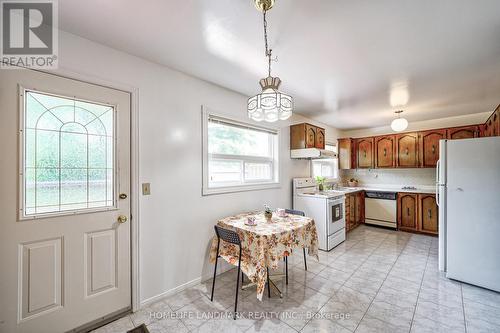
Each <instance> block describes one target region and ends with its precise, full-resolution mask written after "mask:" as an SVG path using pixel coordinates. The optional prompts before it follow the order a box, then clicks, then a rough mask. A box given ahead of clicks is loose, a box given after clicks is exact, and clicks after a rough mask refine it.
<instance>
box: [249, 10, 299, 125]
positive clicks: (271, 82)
mask: <svg viewBox="0 0 500 333" xmlns="http://www.w3.org/2000/svg"><path fill="white" fill-rule="evenodd" d="M254 1H255V7H256V8H257V9H258V10H260V11H262V13H263V17H264V44H265V52H266V53H265V55H266V57H267V63H268V71H267V77H266V78H263V79H261V80H260V82H259V83H260V86H261V88H262V92H261V93H260V94H257V95H255V96H253V97H250V98H249V99H248V108H247V111H248V117H249V118H250V119H253V120H255V121H262V120H264V121H267V122H275V121H277V120H285V119H288V118H290V116H291V115H292V109H293V99H292V96H290V95H287V94H284V93H282V92H280V91H279V90H278V88H279V86H280V84H281V80H280V78H279V77H273V76H271V61H272V58H271V56H272V51H273V50H272V49H270V48H269V46H268V44H267V20H266V13H267V11H268V10H270V9H271V8H272V7H273V5H274V0H254Z"/></svg>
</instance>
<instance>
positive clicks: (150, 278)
mask: <svg viewBox="0 0 500 333" xmlns="http://www.w3.org/2000/svg"><path fill="white" fill-rule="evenodd" d="M59 48H60V55H59V64H60V68H61V70H62V71H64V72H68V71H69V72H76V73H80V74H83V75H85V76H87V77H89V76H90V77H95V78H96V79H99V80H106V81H111V82H117V83H120V84H125V85H127V86H132V87H135V88H138V89H139V118H140V119H139V123H140V129H139V138H140V139H139V140H140V148H139V150H140V152H139V154H140V158H139V159H140V171H139V173H140V182H141V183H142V182H149V183H151V195H150V196H142V195H141V196H140V216H139V221H140V283H141V286H140V297H141V300H142V301H144V300H147V299H150V298H152V297H155V296H157V295H160V294H163V293H166V292H168V291H169V290H172V289H173V288H176V287H178V286H180V285H183V284H185V283H187V282H190V281H193V280H195V279H197V278H199V277H200V276H202V275H205V276H207V275H209V274H211V272H212V269H213V266H212V265H209V264H208V252H207V251H208V245H209V241H210V239H211V237H212V236H213V234H214V232H213V225H214V224H215V222H216V220H217V219H219V218H222V217H224V216H227V215H231V214H234V213H238V212H242V211H248V210H253V209H259V208H261V207H262V205H263V204H264V203H268V204H270V205H271V206H273V207H291V179H292V178H293V177H304V176H308V175H309V163H308V162H307V161H297V160H291V159H290V158H289V152H288V150H289V128H288V125H289V124H290V123H298V122H302V121H309V122H312V123H314V124H317V125H322V124H319V123H317V122H313V121H310V120H308V119H306V118H303V117H301V116H298V115H296V116H294V117H292V118H291V120H290V121H288V122H280V123H278V124H277V125H278V126H281V140H280V141H281V142H280V145H281V147H280V155H281V175H280V178H281V181H282V186H281V188H279V189H271V190H262V191H251V192H240V193H233V194H220V195H212V196H205V197H203V196H202V195H201V185H202V178H201V177H202V170H201V167H202V159H201V158H202V157H201V155H202V147H201V142H202V137H201V105H206V106H207V107H209V108H210V109H211V110H215V111H217V112H218V113H220V114H223V115H226V116H229V117H232V118H236V119H240V120H244V121H247V117H246V100H247V97H246V96H243V95H241V94H238V93H236V92H233V91H230V90H227V89H224V88H222V87H219V86H216V85H214V84H210V83H208V82H205V81H202V80H199V79H196V78H193V77H191V76H188V75H185V74H182V73H180V72H177V71H174V70H171V69H169V68H166V67H163V66H160V65H157V64H154V63H151V62H148V61H145V60H142V59H140V58H137V57H134V56H131V55H128V54H125V53H122V52H119V51H116V50H113V49H111V48H108V47H105V46H103V45H99V44H96V43H93V42H91V41H88V40H86V39H82V38H80V37H76V36H73V35H70V34H67V33H61V34H60V43H59ZM173 52H175V51H173ZM256 90H257V82H256ZM324 127H326V126H324ZM326 137H327V140H328V141H329V142H336V139H337V132H336V131H335V130H334V129H331V128H328V127H326Z"/></svg>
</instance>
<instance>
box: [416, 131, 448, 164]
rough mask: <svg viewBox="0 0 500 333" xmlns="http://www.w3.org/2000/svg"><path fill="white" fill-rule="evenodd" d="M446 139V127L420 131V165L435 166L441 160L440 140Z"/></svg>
mask: <svg viewBox="0 0 500 333" xmlns="http://www.w3.org/2000/svg"><path fill="white" fill-rule="evenodd" d="M442 139H446V129H438V130H430V131H425V132H420V133H419V150H420V152H419V157H420V166H421V167H423V168H434V167H436V163H437V161H438V160H439V140H442Z"/></svg>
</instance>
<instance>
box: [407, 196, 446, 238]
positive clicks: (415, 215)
mask: <svg viewBox="0 0 500 333" xmlns="http://www.w3.org/2000/svg"><path fill="white" fill-rule="evenodd" d="M398 229H399V230H403V231H410V232H419V233H425V234H431V235H437V234H438V206H437V204H436V196H435V195H434V194H417V193H401V192H400V193H398Z"/></svg>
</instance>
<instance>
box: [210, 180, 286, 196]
mask: <svg viewBox="0 0 500 333" xmlns="http://www.w3.org/2000/svg"><path fill="white" fill-rule="evenodd" d="M280 187H281V183H279V182H277V183H265V184H249V185H236V186H224V187H212V188H205V187H204V188H203V189H202V194H203V196H207V195H214V194H224V193H236V192H246V191H259V190H268V189H273V188H280Z"/></svg>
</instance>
